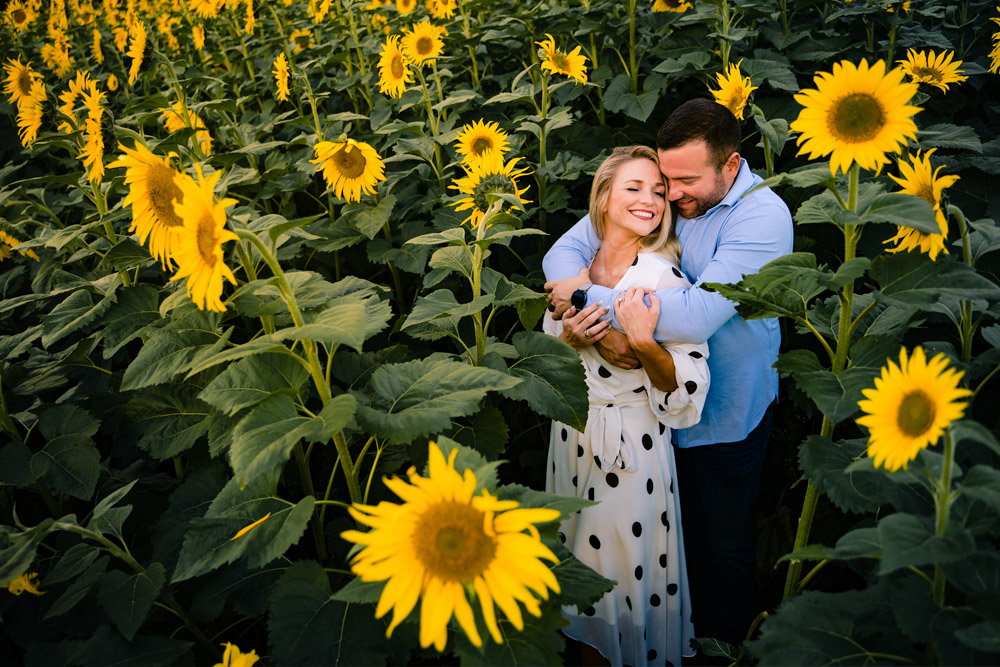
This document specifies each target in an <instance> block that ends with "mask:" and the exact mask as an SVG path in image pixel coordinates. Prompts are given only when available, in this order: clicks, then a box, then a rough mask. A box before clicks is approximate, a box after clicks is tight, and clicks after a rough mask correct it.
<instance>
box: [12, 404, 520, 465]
mask: <svg viewBox="0 0 1000 667" xmlns="http://www.w3.org/2000/svg"><path fill="white" fill-rule="evenodd" d="M509 431H510V429H509V428H508V426H507V422H506V421H505V420H504V418H503V413H502V412H500V410H498V409H497V408H495V407H493V406H492V405H487V406H485V407H484V408H482V409H481V410H480V411H479V412H477V413H476V414H474V415H472V417H470V418H469V419H468V424H466V423H464V422H455V431H454V432H453V433H452V437H453V438H454V439H455V440H457V441H458V442H460V443H461V444H463V445H465V446H466V447H469V448H471V449H474V450H476V451H477V452H479V453H480V454H482V455H483V456H485V457H486V458H487V459H489V460H491V461H492V460H495V459H496V458H497V457H498V456H500V455H501V454H502V453H503V451H504V447H505V446H506V445H507V438H508V434H509ZM0 474H2V473H0Z"/></svg>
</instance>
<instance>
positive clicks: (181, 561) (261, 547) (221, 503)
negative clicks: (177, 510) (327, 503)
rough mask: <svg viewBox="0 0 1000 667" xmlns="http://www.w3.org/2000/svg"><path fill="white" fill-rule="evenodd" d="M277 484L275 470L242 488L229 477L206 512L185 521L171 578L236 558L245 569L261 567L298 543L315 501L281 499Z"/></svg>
mask: <svg viewBox="0 0 1000 667" xmlns="http://www.w3.org/2000/svg"><path fill="white" fill-rule="evenodd" d="M276 486H277V473H275V474H273V475H265V476H263V477H258V478H257V479H255V480H253V481H251V482H249V483H248V484H247V485H246V486H245V487H243V488H241V487H242V485H241V484H240V482H239V480H238V479H236V478H235V477H234V478H233V479H231V480H230V481H229V483H227V484H226V486H225V487H224V488H223V489H222V491H221V492H220V493H219V495H218V496H216V498H215V500H214V501H212V504H211V505H210V506H209V508H208V511H207V512H206V513H205V516H203V517H198V518H194V519H192V520H191V522H190V524H189V525H188V530H187V534H186V535H185V536H184V546H183V547H181V553H180V556H179V557H178V559H177V567H176V568H175V569H174V576H173V579H172V581H174V582H178V581H184V580H186V579H190V578H192V577H196V576H198V575H200V574H204V573H206V572H211V571H212V570H214V569H216V568H217V567H220V566H222V565H225V564H226V563H231V562H233V561H234V560H236V559H238V558H242V559H244V560H245V561H246V563H247V565H249V566H250V567H261V566H263V565H266V564H267V563H269V562H271V561H272V560H274V559H275V558H279V557H280V556H281V555H282V554H284V553H285V552H286V551H287V550H288V548H289V547H291V546H292V545H293V544H295V543H296V542H298V541H299V538H301V537H302V533H303V532H305V529H306V524H307V523H308V521H309V517H310V516H312V510H313V506H314V505H315V501H314V499H313V497H312V496H306V497H305V498H303V499H302V500H301V501H299V503H298V504H293V503H290V502H288V501H287V500H282V499H281V498H278V497H277V496H275V495H274V493H275V488H276ZM269 514H270V516H268V515H269ZM265 516H267V519H266V520H265V521H263V522H262V523H260V524H259V525H257V526H256V527H255V528H253V529H252V530H250V531H249V532H248V533H246V534H244V535H242V536H241V537H238V538H236V535H237V533H239V531H240V530H242V529H243V528H246V527H247V526H250V525H251V524H253V523H255V522H257V521H259V520H260V519H263V518H264V517H265ZM234 538H235V539H234Z"/></svg>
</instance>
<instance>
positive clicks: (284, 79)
mask: <svg viewBox="0 0 1000 667" xmlns="http://www.w3.org/2000/svg"><path fill="white" fill-rule="evenodd" d="M272 72H273V74H274V82H275V85H276V86H277V88H278V91H277V97H278V99H279V100H281V101H282V102H287V101H288V94H289V92H290V91H289V90H288V76H289V70H288V58H287V57H286V56H285V52H284V51H282V52H281V53H279V54H278V57H277V58H275V59H274V69H273V70H272Z"/></svg>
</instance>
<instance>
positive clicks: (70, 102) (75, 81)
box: [58, 70, 91, 134]
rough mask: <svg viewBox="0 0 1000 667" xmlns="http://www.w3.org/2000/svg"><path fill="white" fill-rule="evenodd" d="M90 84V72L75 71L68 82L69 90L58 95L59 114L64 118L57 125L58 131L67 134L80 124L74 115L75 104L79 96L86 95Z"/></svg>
mask: <svg viewBox="0 0 1000 667" xmlns="http://www.w3.org/2000/svg"><path fill="white" fill-rule="evenodd" d="M90 82H91V81H90V72H86V71H84V70H77V71H76V76H74V77H73V78H72V79H71V80H70V82H69V88H67V89H66V90H64V91H63V92H62V93H60V95H59V100H60V102H61V104H60V105H59V112H60V113H61V114H62V115H63V116H65V118H64V119H63V120H62V121H61V122H60V123H59V126H58V129H59V130H60V131H62V132H66V133H67V134H69V133H70V132H72V131H73V130H75V129H76V127H77V126H78V125H79V124H80V119H79V118H77V114H76V108H77V103H78V102H79V100H80V96H81V95H83V94H85V93H86V91H87V86H88V85H89V84H90Z"/></svg>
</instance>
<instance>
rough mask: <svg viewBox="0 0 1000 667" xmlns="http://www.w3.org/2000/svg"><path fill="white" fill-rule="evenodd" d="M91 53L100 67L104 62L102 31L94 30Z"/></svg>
mask: <svg viewBox="0 0 1000 667" xmlns="http://www.w3.org/2000/svg"><path fill="white" fill-rule="evenodd" d="M90 52H91V54H93V56H94V60H96V61H97V64H98V65H100V64H102V63H103V62H104V49H102V48H101V31H100V30H98V29H97V28H94V30H93V32H92V33H91V42H90Z"/></svg>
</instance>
